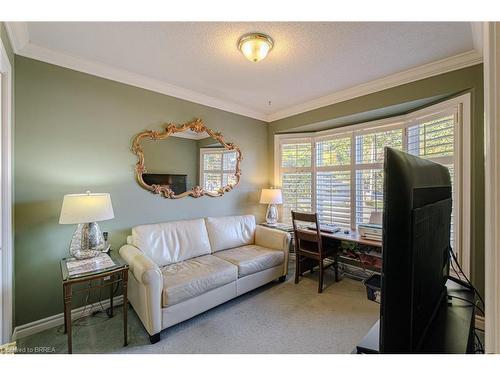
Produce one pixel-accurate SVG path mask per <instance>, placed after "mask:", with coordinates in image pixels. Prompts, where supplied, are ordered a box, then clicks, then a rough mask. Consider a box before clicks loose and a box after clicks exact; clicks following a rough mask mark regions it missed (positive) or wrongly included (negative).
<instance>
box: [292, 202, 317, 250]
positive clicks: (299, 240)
mask: <svg viewBox="0 0 500 375" xmlns="http://www.w3.org/2000/svg"><path fill="white" fill-rule="evenodd" d="M297 221H301V222H306V223H314V224H316V230H315V231H313V230H311V229H307V230H305V229H301V228H299V227H298V226H297V223H296V222H297ZM292 224H293V232H294V234H295V253H296V254H297V253H298V252H299V251H300V250H302V251H306V252H316V253H322V251H323V247H322V240H321V232H320V228H319V221H318V215H317V214H316V213H306V212H295V211H292Z"/></svg>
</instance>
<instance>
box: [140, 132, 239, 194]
mask: <svg viewBox="0 0 500 375" xmlns="http://www.w3.org/2000/svg"><path fill="white" fill-rule="evenodd" d="M141 144H142V147H143V154H144V166H145V168H146V172H145V173H143V174H142V178H143V180H144V182H145V183H146V184H148V185H160V186H163V187H168V188H169V189H170V190H172V191H173V192H174V193H175V195H179V194H182V193H184V192H187V191H189V190H192V189H193V188H194V187H196V186H200V187H201V188H202V189H203V190H205V191H207V192H212V193H214V194H215V193H217V192H219V191H220V189H221V188H223V187H224V186H226V185H235V184H236V183H237V178H236V168H237V157H238V154H237V152H236V151H235V150H227V149H226V148H225V147H224V146H223V145H222V144H221V143H220V142H219V141H217V140H216V139H214V138H212V137H210V135H209V134H207V133H206V132H201V133H195V132H194V131H190V130H187V131H184V132H179V133H176V134H173V135H171V136H169V137H168V138H165V139H162V140H157V139H151V138H144V139H143V140H142V141H141Z"/></svg>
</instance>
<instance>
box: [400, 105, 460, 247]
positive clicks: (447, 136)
mask: <svg viewBox="0 0 500 375" xmlns="http://www.w3.org/2000/svg"><path fill="white" fill-rule="evenodd" d="M456 123H457V112H456V111H451V112H450V111H445V112H440V113H436V114H433V115H431V116H426V117H424V118H422V119H417V120H415V121H413V122H412V124H411V126H409V127H408V153H410V154H412V155H416V156H419V157H421V158H425V159H429V160H432V161H434V162H436V163H439V164H443V165H444V166H446V167H447V168H448V170H449V171H450V177H451V182H452V184H451V186H452V196H453V207H452V215H451V241H450V242H451V246H452V247H454V245H455V243H456V239H455V236H456V233H455V232H456V231H455V221H456V212H455V211H456V210H455V201H456V200H457V198H458V197H457V196H456V189H455V183H454V180H455V133H456V131H455V130H456Z"/></svg>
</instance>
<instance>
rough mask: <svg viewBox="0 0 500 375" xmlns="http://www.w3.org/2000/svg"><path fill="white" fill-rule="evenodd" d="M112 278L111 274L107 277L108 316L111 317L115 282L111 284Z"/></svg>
mask: <svg viewBox="0 0 500 375" xmlns="http://www.w3.org/2000/svg"><path fill="white" fill-rule="evenodd" d="M113 279H114V277H113V276H111V278H110V279H109V282H110V285H109V317H110V318H112V317H113V287H114V285H115V284H113Z"/></svg>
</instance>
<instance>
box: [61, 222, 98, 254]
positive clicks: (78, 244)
mask: <svg viewBox="0 0 500 375" xmlns="http://www.w3.org/2000/svg"><path fill="white" fill-rule="evenodd" d="M106 250H107V248H106V243H105V241H104V237H103V235H102V232H101V228H99V224H97V223H96V222H93V223H86V224H78V226H77V227H76V230H75V233H73V237H72V238H71V243H70V245H69V254H70V255H71V256H72V257H75V258H77V259H87V258H93V257H96V256H98V255H99V254H101V253H102V252H104V251H106Z"/></svg>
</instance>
